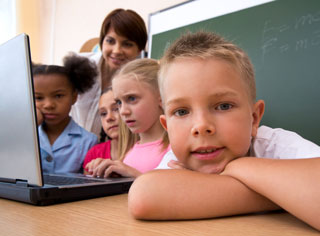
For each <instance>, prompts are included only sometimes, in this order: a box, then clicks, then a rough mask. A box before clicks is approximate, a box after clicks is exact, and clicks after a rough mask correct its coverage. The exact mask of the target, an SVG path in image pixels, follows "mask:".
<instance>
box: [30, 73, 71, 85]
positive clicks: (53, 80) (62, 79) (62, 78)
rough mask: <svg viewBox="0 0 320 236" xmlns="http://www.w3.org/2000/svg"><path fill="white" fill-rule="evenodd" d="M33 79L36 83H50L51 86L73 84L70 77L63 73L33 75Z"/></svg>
mask: <svg viewBox="0 0 320 236" xmlns="http://www.w3.org/2000/svg"><path fill="white" fill-rule="evenodd" d="M33 80H34V81H35V82H36V83H39V82H40V83H43V84H50V86H55V85H56V86H58V85H64V86H66V85H68V86H71V82H70V81H69V79H68V77H67V76H66V75H63V74H38V75H34V76H33Z"/></svg>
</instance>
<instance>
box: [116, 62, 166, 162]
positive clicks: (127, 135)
mask: <svg viewBox="0 0 320 236" xmlns="http://www.w3.org/2000/svg"><path fill="white" fill-rule="evenodd" d="M159 69H160V65H159V62H158V61H157V60H154V59H149V58H143V59H136V60H133V61H131V62H128V63H127V64H125V65H124V66H123V67H122V68H121V69H120V70H119V71H117V72H116V74H115V75H114V76H113V80H117V79H119V78H121V79H122V78H133V79H136V80H137V81H140V82H145V83H148V84H149V85H150V86H151V87H152V88H153V89H155V91H159V87H158V72H159ZM146 112H147V111H146ZM118 139H119V158H120V160H123V159H124V157H125V155H126V154H127V152H128V151H129V150H130V149H131V148H132V147H133V145H134V144H135V143H136V142H137V141H138V140H139V137H138V135H136V134H133V133H132V132H131V131H130V130H129V128H128V127H127V126H126V125H125V124H124V122H122V121H121V122H120V125H119V138H118ZM162 143H163V149H165V148H167V146H168V145H169V138H168V134H167V132H166V131H164V136H163V138H162Z"/></svg>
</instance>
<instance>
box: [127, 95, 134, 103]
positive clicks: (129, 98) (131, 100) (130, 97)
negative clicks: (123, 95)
mask: <svg viewBox="0 0 320 236" xmlns="http://www.w3.org/2000/svg"><path fill="white" fill-rule="evenodd" d="M127 99H128V101H129V102H134V101H135V100H136V97H135V96H129V97H128V98H127Z"/></svg>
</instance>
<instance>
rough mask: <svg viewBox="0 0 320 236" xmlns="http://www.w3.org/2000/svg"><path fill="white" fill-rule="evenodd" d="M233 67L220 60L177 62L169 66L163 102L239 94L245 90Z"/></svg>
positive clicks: (245, 93)
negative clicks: (183, 98) (200, 96)
mask: <svg viewBox="0 0 320 236" xmlns="http://www.w3.org/2000/svg"><path fill="white" fill-rule="evenodd" d="M241 76H242V75H241V73H240V72H239V70H237V69H236V67H235V66H234V65H232V64H230V63H229V62H227V61H224V60H221V59H216V58H212V59H179V60H176V61H175V62H173V63H171V64H170V66H169V67H168V70H167V73H166V74H165V76H164V81H163V88H162V89H163V95H164V97H165V99H164V100H167V99H169V97H170V98H173V97H179V96H188V97H190V96H195V97H197V96H199V95H201V94H207V95H210V94H218V95H219V96H220V95H221V94H232V93H234V94H235V93H236V94H242V95H244V96H246V97H247V95H248V91H247V90H248V89H247V85H246V84H245V82H244V80H243V79H242V78H241Z"/></svg>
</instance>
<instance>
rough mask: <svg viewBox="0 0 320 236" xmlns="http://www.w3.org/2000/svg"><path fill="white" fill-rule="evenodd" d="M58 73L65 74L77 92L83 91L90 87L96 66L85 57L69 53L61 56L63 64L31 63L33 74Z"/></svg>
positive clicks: (93, 79) (95, 72) (96, 71)
mask: <svg viewBox="0 0 320 236" xmlns="http://www.w3.org/2000/svg"><path fill="white" fill-rule="evenodd" d="M49 74H60V75H64V76H66V77H67V78H68V79H69V81H70V83H71V84H72V86H73V88H74V89H75V90H76V91H77V92H78V93H79V94H82V93H85V92H87V91H88V90H89V89H91V88H92V86H93V84H94V82H95V80H96V76H97V75H98V70H97V66H96V64H95V63H94V62H92V61H90V60H89V59H88V58H86V57H82V56H79V55H77V54H75V53H70V54H69V55H67V56H65V57H64V58H63V66H58V65H44V64H33V75H49Z"/></svg>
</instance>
